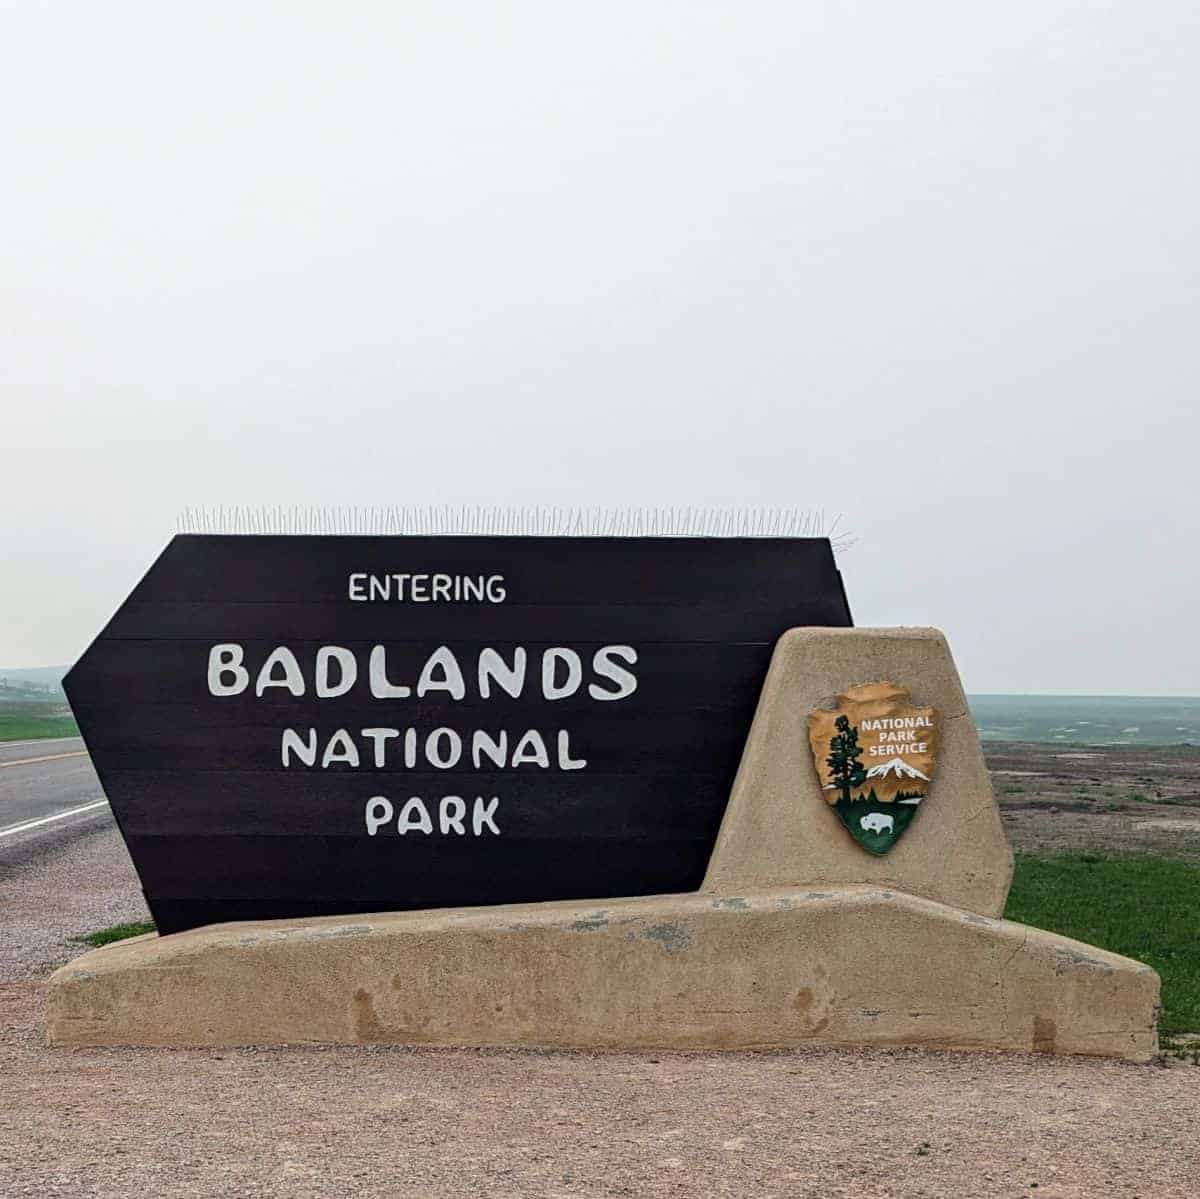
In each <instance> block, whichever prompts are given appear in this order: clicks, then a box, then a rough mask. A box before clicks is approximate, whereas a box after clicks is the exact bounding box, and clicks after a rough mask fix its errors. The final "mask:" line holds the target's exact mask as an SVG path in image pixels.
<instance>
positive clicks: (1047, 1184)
mask: <svg viewBox="0 0 1200 1199" xmlns="http://www.w3.org/2000/svg"><path fill="white" fill-rule="evenodd" d="M41 1002H42V996H41V984H38V983H33V982H27V983H10V984H7V985H5V986H2V987H0V1028H2V1029H3V1033H2V1036H3V1039H2V1041H0V1077H2V1078H4V1080H5V1082H4V1091H5V1103H4V1106H3V1109H2V1110H0V1194H3V1195H4V1196H6V1197H7V1196H13V1197H16V1196H39V1197H41V1196H47V1195H68V1196H72V1197H76V1196H80V1197H85V1196H105V1197H110V1199H123V1197H125V1196H130V1197H136V1199H145V1196H147V1195H154V1196H157V1195H167V1194H169V1195H172V1196H213V1197H215V1196H229V1197H231V1199H232V1197H234V1196H237V1197H238V1199H244V1197H249V1196H287V1197H289V1199H305V1197H308V1196H312V1197H318V1196H321V1197H325V1196H341V1195H354V1196H357V1197H362V1199H376V1197H379V1199H382V1197H383V1196H414V1197H416V1196H421V1197H425V1196H429V1197H431V1199H432V1197H438V1196H458V1195H464V1196H465V1195H478V1196H488V1197H502V1196H620V1195H630V1196H637V1197H639V1199H641V1197H650V1196H674V1197H678V1196H754V1197H755V1199H766V1197H768V1196H781V1197H782V1196H788V1197H789V1199H797V1197H801V1196H811V1197H813V1199H817V1197H819V1199H830V1197H831V1196H855V1197H857V1199H871V1197H874V1196H892V1197H904V1199H908V1197H912V1199H916V1197H917V1196H953V1197H955V1199H966V1197H972V1196H978V1197H981V1199H983V1197H987V1199H991V1197H993V1196H994V1197H997V1199H999V1197H1004V1199H1016V1197H1020V1196H1027V1197H1028V1199H1037V1197H1039V1196H1040V1197H1044V1199H1068V1197H1070V1199H1083V1197H1085V1196H1086V1197H1087V1199H1093V1197H1094V1196H1097V1195H1114V1196H1115V1195H1119V1196H1122V1197H1125V1199H1134V1197H1137V1196H1140V1197H1141V1199H1185V1197H1186V1199H1195V1196H1196V1194H1197V1190H1198V1187H1200V1151H1198V1148H1197V1135H1198V1133H1200V1127H1198V1119H1200V1116H1198V1101H1200V1071H1198V1070H1195V1069H1194V1068H1188V1067H1179V1068H1175V1069H1161V1068H1159V1067H1155V1066H1142V1067H1136V1066H1127V1065H1119V1064H1113V1063H1105V1062H1093V1061H1081V1060H1060V1059H1053V1058H1045V1057H1043V1058H1038V1057H1026V1056H1019V1057H1018V1056H1002V1055H987V1054H940V1053H928V1052H918V1051H903V1050H901V1051H883V1050H872V1051H844V1050H843V1051H827V1050H808V1051H799V1052H787V1053H772V1054H748V1053H736V1054H655V1055H649V1054H637V1055H634V1054H608V1055H592V1054H577V1053H562V1052H557V1053H530V1052H523V1053H519V1052H486V1051H471V1050H435V1049H419V1050H405V1049H402V1048H400V1049H398V1048H393V1047H386V1048H371V1049H303V1050H296V1049H292V1050H259V1051H254V1050H220V1051H211V1050H188V1051H179V1050H175V1051H164V1050H55V1051H54V1052H50V1051H48V1050H46V1049H44V1048H42V1046H41V1043H40V1033H39V1030H38V1027H37V1025H38V1019H39V1013H40V1005H41Z"/></svg>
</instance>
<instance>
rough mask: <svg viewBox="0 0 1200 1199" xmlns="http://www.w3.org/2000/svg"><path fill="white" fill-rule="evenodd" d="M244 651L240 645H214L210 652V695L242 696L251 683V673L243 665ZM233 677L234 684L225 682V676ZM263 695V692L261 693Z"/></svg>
mask: <svg viewBox="0 0 1200 1199" xmlns="http://www.w3.org/2000/svg"><path fill="white" fill-rule="evenodd" d="M244 656H245V655H244V651H243V649H242V647H241V646H240V645H235V644H228V645H214V646H213V647H212V649H210V650H209V651H208V693H209V695H241V693H242V692H243V691H245V690H246V687H247V685H248V684H249V682H250V672H249V671H248V670H247V669H246V668H245V667H244V666H243V665H242V658H243V657H244ZM227 674H231V675H233V682H232V683H226V682H223V681H222V680H223V678H224V676H225V675H227ZM260 694H261V692H260Z"/></svg>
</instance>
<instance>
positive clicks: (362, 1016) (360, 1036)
mask: <svg viewBox="0 0 1200 1199" xmlns="http://www.w3.org/2000/svg"><path fill="white" fill-rule="evenodd" d="M354 1036H355V1038H356V1039H357V1040H358V1041H359V1042H360V1043H362V1044H369V1043H370V1042H372V1041H386V1040H387V1039H388V1038H387V1036H386V1035H385V1033H384V1031H383V1025H382V1024H380V1023H379V1017H378V1016H376V1015H375V1004H374V1001H373V1000H372V999H371V993H370V992H369V991H364V990H363V989H362V988H361V987H359V989H358V990H357V991H355V992H354Z"/></svg>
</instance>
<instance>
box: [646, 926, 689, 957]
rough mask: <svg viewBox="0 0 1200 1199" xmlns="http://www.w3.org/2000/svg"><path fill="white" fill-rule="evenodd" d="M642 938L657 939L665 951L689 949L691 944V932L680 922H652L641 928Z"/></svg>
mask: <svg viewBox="0 0 1200 1199" xmlns="http://www.w3.org/2000/svg"><path fill="white" fill-rule="evenodd" d="M642 938H643V940H646V941H657V942H658V943H659V944H660V945H661V946H662V947H663V949H665V950H666V951H667V953H677V952H679V951H680V950H682V949H689V948H690V947H691V944H692V934H691V933H690V932H689V931H688V930H687V929H686V928H684V926H683V925H682V924H652V925H651V926H650V927H649V928H647V929H643V930H642Z"/></svg>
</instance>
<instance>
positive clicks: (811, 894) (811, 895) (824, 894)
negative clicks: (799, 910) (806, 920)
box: [804, 891, 833, 899]
mask: <svg viewBox="0 0 1200 1199" xmlns="http://www.w3.org/2000/svg"><path fill="white" fill-rule="evenodd" d="M804 898H805V899H832V898H833V892H832V891H805V892H804Z"/></svg>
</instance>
